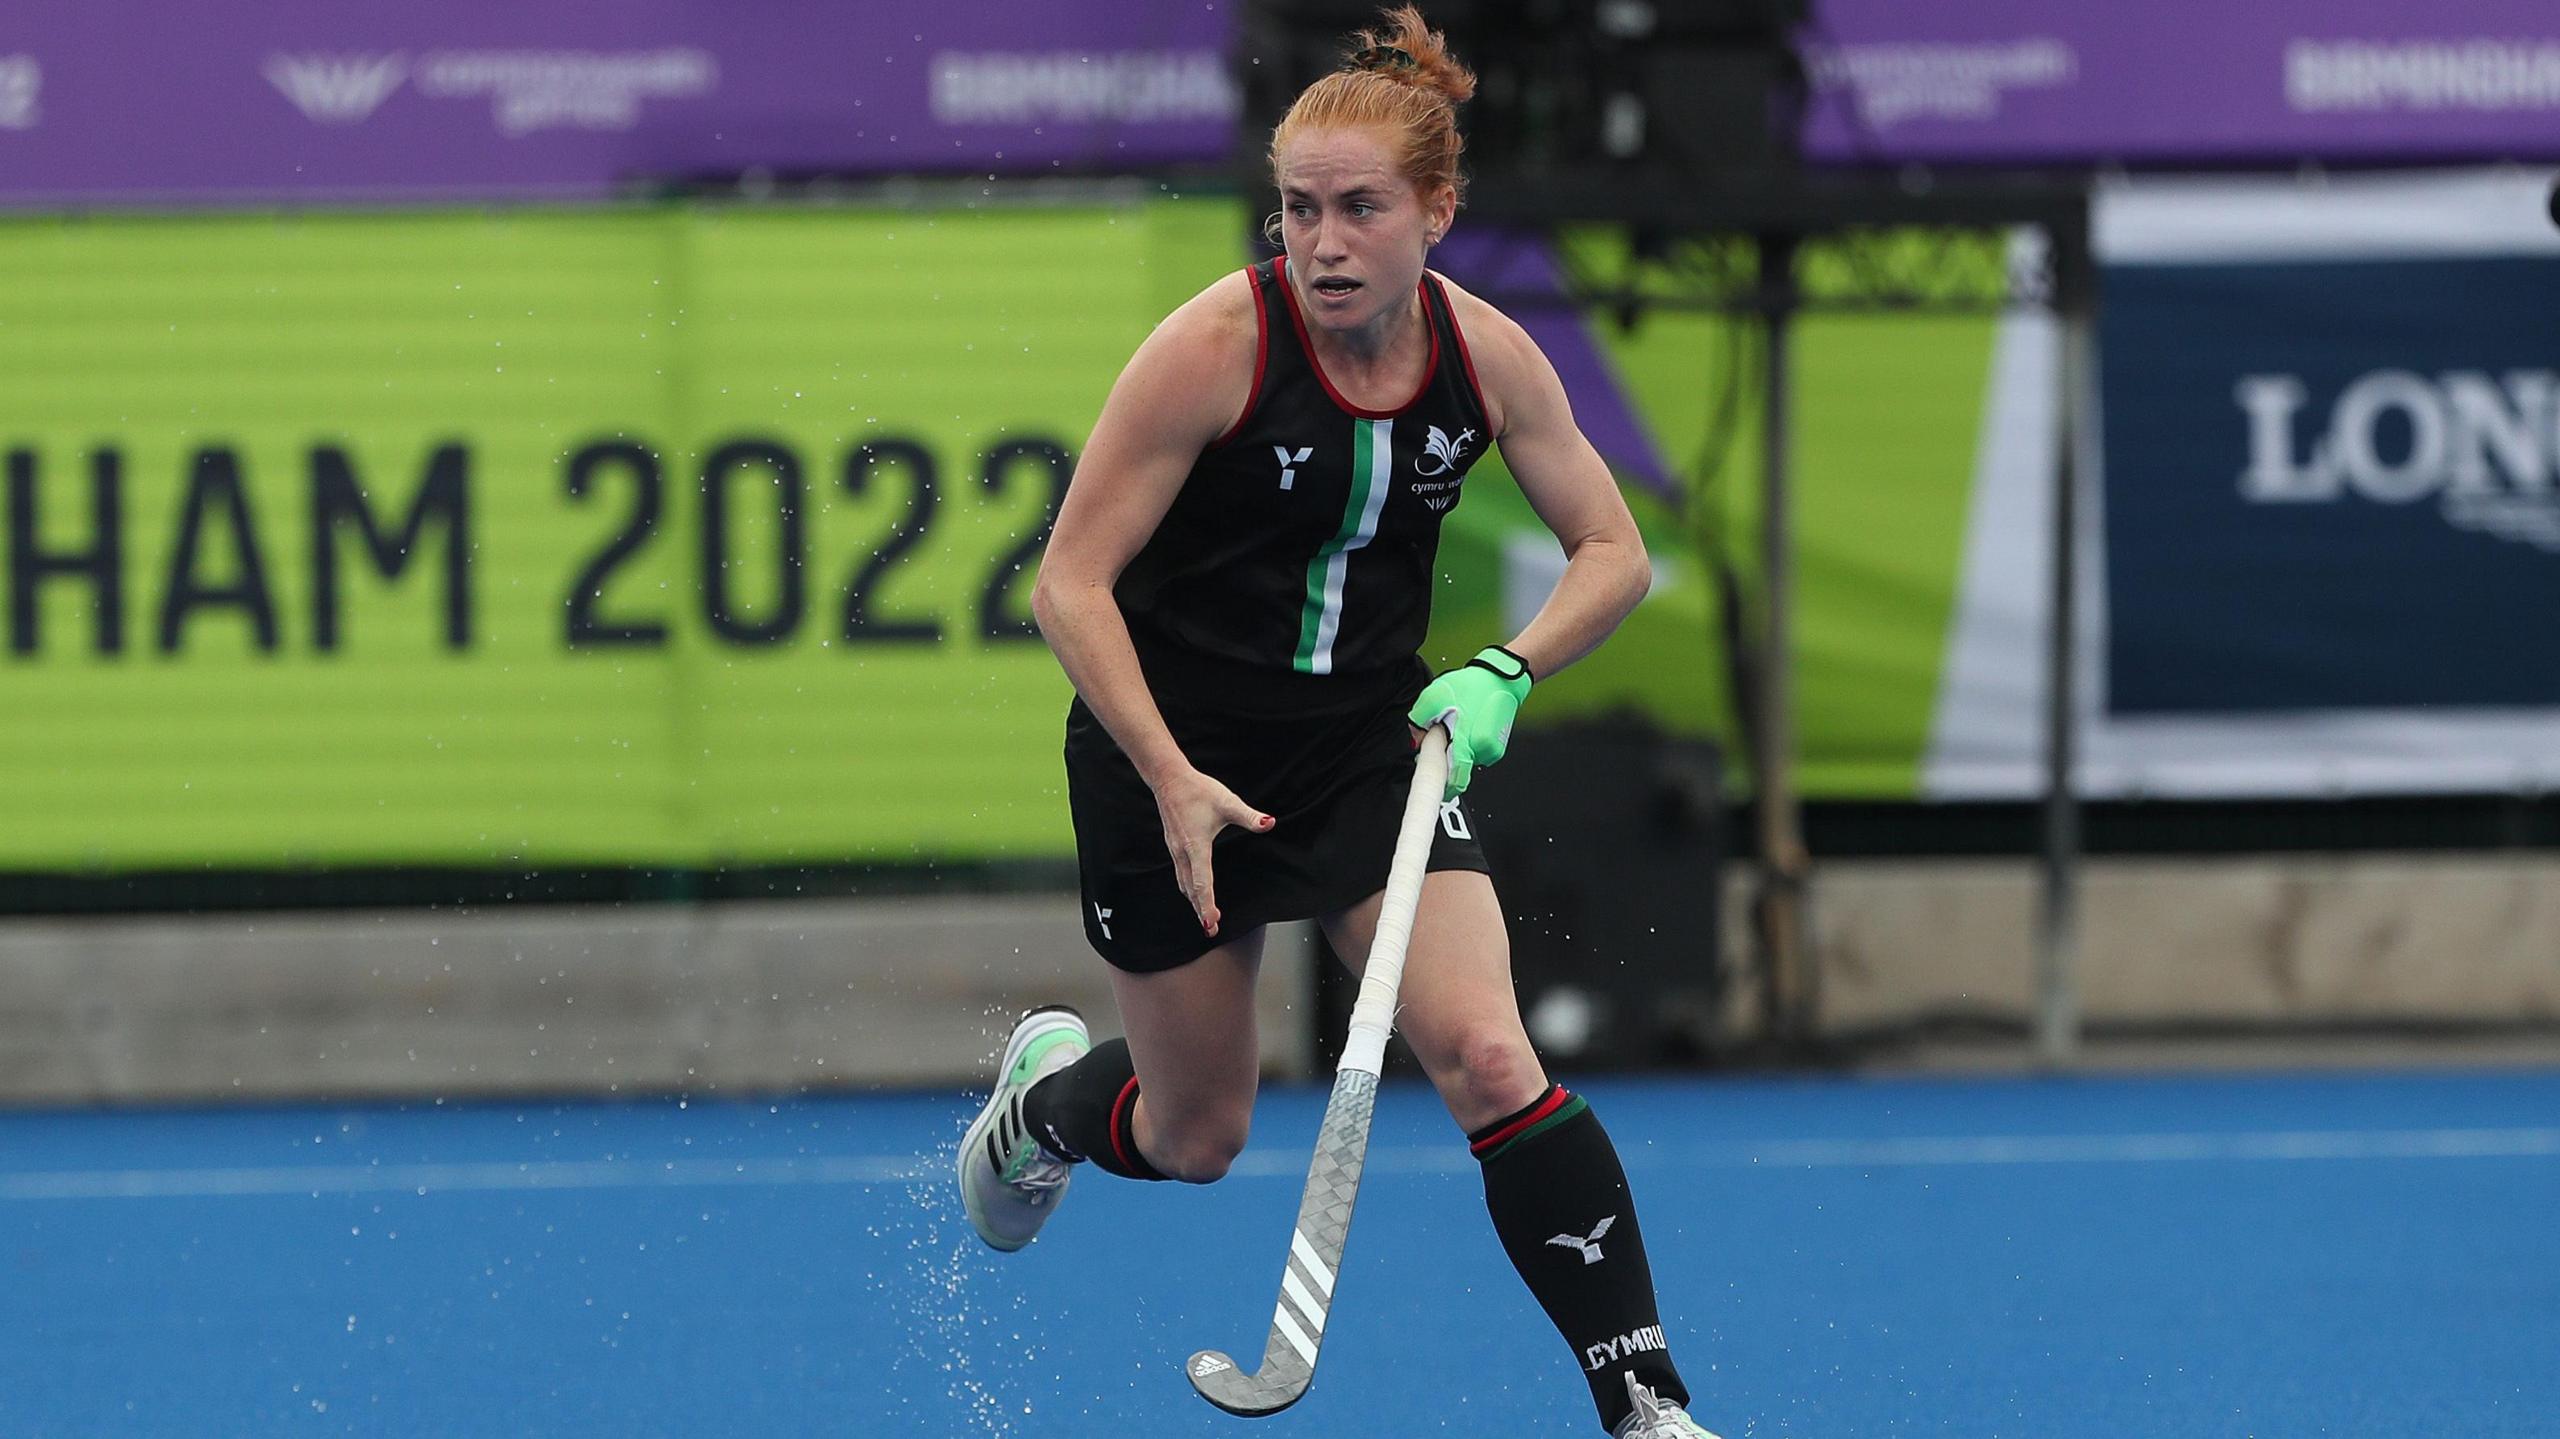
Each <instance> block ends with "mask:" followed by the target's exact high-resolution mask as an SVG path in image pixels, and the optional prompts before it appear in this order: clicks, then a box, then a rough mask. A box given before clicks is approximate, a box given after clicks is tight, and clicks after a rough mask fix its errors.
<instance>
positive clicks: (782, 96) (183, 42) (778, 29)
mask: <svg viewBox="0 0 2560 1439" xmlns="http://www.w3.org/2000/svg"><path fill="white" fill-rule="evenodd" d="M1232 8H1233V4H1232V0H1110V3H1071V4H1026V3H1022V0H930V3H928V0H753V3H736V0H733V3H728V4H719V3H714V0H617V3H614V4H578V5H566V4H559V3H549V4H526V3H521V0H442V3H438V4H434V5H415V6H409V5H404V6H392V5H388V4H381V3H346V0H262V3H260V4H256V5H237V6H218V7H211V8H207V7H200V6H179V5H172V4H167V3H149V4H145V3H134V0H93V3H87V4H79V5H67V4H66V5H24V6H16V7H12V12H11V14H10V16H9V19H8V21H7V22H6V23H5V24H0V203H8V204H19V205H63V204H73V205H77V204H96V203H166V202H175V203H191V202H201V201H238V200H244V199H245V200H256V199H277V200H305V199H307V200H324V199H365V198H381V199H436V198H460V197H496V196H504V195H510V194H521V195H546V194H548V195H562V196H580V195H598V194H603V193H606V192H608V191H610V190H611V189H612V188H613V187H615V186H616V185H618V184H622V183H625V182H629V181H633V180H647V179H650V178H656V177H665V176H683V175H701V174H722V173H729V172H736V171H742V170H746V169H749V168H754V167H761V168H765V169H771V170H777V171H783V172H792V171H831V172H854V173H907V174H913V173H927V174H931V173H944V174H954V173H957V174H966V173H1004V174H1012V175H1022V174H1052V173H1060V172H1076V171H1085V172H1093V171H1112V170H1122V169H1128V168H1132V167H1146V166H1155V165H1164V164H1169V163H1178V162H1185V161H1204V160H1205V161H1214V160H1217V159H1219V158H1221V157H1223V156H1224V155H1225V153H1226V149H1227V145H1228V142H1229V140H1230V138H1231V137H1232V136H1233V134H1234V132H1235V126H1236V123H1237V115H1238V111H1239V97H1238V94H1237V88H1236V83H1235V79H1234V76H1233V74H1232V62H1231V58H1230V56H1229V53H1228V51H1229V49H1230V37H1231V34H1232V32H1233V31H1234V30H1235V28H1236V22H1235V19H1234V16H1233V14H1232V13H1231V11H1232Z"/></svg>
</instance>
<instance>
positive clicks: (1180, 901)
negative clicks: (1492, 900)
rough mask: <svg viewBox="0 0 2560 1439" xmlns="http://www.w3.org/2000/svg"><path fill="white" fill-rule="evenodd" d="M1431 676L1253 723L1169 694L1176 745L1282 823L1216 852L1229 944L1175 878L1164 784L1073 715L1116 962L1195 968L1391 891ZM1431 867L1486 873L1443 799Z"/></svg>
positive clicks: (1079, 831)
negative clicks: (1417, 700) (1414, 712)
mask: <svg viewBox="0 0 2560 1439" xmlns="http://www.w3.org/2000/svg"><path fill="white" fill-rule="evenodd" d="M1426 678H1427V676H1425V675H1424V674H1423V672H1422V671H1421V668H1420V667H1419V666H1416V667H1415V669H1414V673H1413V676H1412V678H1411V680H1410V682H1409V683H1407V682H1404V681H1403V680H1402V677H1400V676H1399V677H1397V678H1396V679H1394V680H1392V681H1390V683H1389V684H1388V685H1387V686H1385V687H1379V686H1362V687H1361V688H1362V689H1365V690H1366V691H1367V693H1366V694H1365V695H1361V696H1355V697H1353V698H1351V699H1349V700H1348V701H1346V702H1345V703H1342V704H1339V705H1334V706H1328V707H1325V708H1323V709H1317V710H1312V711H1311V710H1310V709H1309V708H1307V707H1303V706H1302V707H1300V708H1299V709H1298V710H1297V711H1296V712H1295V713H1292V714H1290V715H1289V717H1288V718H1286V719H1282V720H1275V719H1271V718H1268V717H1260V716H1256V717H1247V716H1245V715H1241V714H1238V713H1235V712H1233V711H1231V710H1224V709H1222V708H1221V707H1220V706H1218V705H1216V704H1214V703H1204V702H1200V701H1197V700H1191V701H1185V700H1183V699H1180V698H1177V697H1175V696H1173V695H1170V694H1168V693H1166V692H1164V691H1163V690H1161V689H1160V690H1159V691H1158V693H1157V696H1156V700H1157V707H1158V708H1159V709H1160V710H1162V711H1163V713H1164V717H1165V723H1166V726H1167V727H1168V728H1169V729H1171V730H1172V731H1173V737H1174V742H1175V743H1177V744H1179V745H1181V746H1182V752H1183V754H1184V756H1185V757H1187V758H1188V759H1189V760H1190V761H1191V763H1192V764H1193V765H1194V766H1195V767H1197V768H1198V769H1200V770H1201V771H1202V772H1203V773H1205V774H1208V775H1210V776H1211V777H1213V778H1215V779H1217V780H1218V781H1219V782H1221V783H1223V784H1225V785H1226V786H1227V788H1229V789H1231V790H1234V791H1235V792H1236V794H1237V796H1238V797H1240V798H1241V799H1243V800H1244V802H1245V803H1247V804H1249V805H1252V806H1254V807H1256V808H1257V809H1260V810H1262V811H1263V812H1264V813H1266V814H1269V815H1270V816H1271V817H1272V818H1273V819H1274V820H1276V821H1278V822H1277V823H1276V824H1274V825H1273V826H1272V828H1271V830H1270V831H1269V832H1268V833H1265V834H1249V833H1247V832H1245V831H1243V830H1238V829H1229V830H1226V831H1224V832H1223V833H1221V834H1220V835H1219V836H1218V840H1217V844H1216V847H1215V849H1214V850H1213V851H1212V853H1211V860H1210V864H1211V880H1212V882H1213V884H1214V885H1215V887H1216V890H1217V900H1218V921H1219V922H1218V930H1219V935H1218V937H1217V938H1211V937H1210V936H1209V935H1207V934H1204V933H1202V932H1201V929H1200V919H1199V916H1198V915H1196V914H1195V913H1193V912H1192V909H1191V901H1190V900H1188V899H1187V898H1185V897H1184V896H1183V893H1182V886H1181V884H1180V883H1179V882H1178V881H1177V880H1176V879H1175V878H1174V870H1173V857H1172V856H1171V855H1170V854H1168V853H1166V851H1165V847H1164V821H1163V820H1162V819H1161V818H1160V817H1159V816H1158V815H1157V813H1156V800H1155V792H1154V791H1153V790H1151V789H1149V788H1147V783H1146V781H1145V780H1143V779H1140V778H1139V777H1138V770H1137V766H1135V765H1133V764H1131V763H1130V761H1129V757H1128V756H1127V755H1125V754H1123V753H1121V751H1120V746H1119V745H1118V744H1116V743H1114V742H1113V741H1112V738H1111V735H1110V733H1109V732H1108V731H1106V730H1104V729H1103V727H1102V722H1101V721H1100V720H1097V719H1095V718H1094V716H1093V712H1092V711H1091V710H1088V709H1086V708H1085V706H1084V702H1083V701H1082V700H1078V701H1076V702H1075V704H1074V705H1073V706H1071V707H1070V708H1069V709H1068V711H1067V746H1066V758H1067V806H1068V809H1069V810H1070V812H1071V813H1072V815H1073V817H1074V821H1075V831H1076V865H1077V870H1078V874H1079V879H1080V883H1081V887H1082V889H1083V897H1084V933H1085V939H1086V940H1087V941H1088V942H1090V943H1091V944H1092V945H1093V947H1094V949H1095V951H1096V952H1097V953H1099V954H1101V956H1102V957H1103V958H1104V959H1106V960H1108V961H1110V963H1111V964H1112V965H1113V967H1115V968H1118V969H1123V970H1128V971H1131V972H1134V973H1148V972H1152V971H1156V970H1165V969H1172V968H1175V967H1177V966H1179V965H1184V964H1188V963H1190V962H1191V961H1192V960H1195V959H1198V958H1199V957H1200V956H1201V955H1203V954H1206V953H1208V952H1209V951H1210V950H1212V949H1214V948H1216V947H1217V946H1219V945H1221V944H1224V943H1226V942H1227V941H1228V940H1230V939H1233V938H1235V937H1236V936H1237V935H1240V934H1243V933H1244V932H1246V931H1247V930H1249V929H1252V928H1253V927H1255V926H1257V925H1263V924H1270V923H1274V922H1276V921H1280V920H1291V919H1311V918H1314V917H1317V916H1320V915H1326V914H1331V913H1333V912H1335V911H1336V910H1341V909H1347V908H1349V907H1350V906H1352V905H1354V904H1357V903H1359V902H1360V901H1362V900H1364V899H1367V898H1368V897H1369V896H1371V895H1373V894H1376V893H1377V892H1378V891H1379V890H1382V889H1384V888H1386V884H1387V867H1388V865H1389V863H1390V862H1391V861H1392V860H1393V859H1394V856H1395V847H1396V826H1397V824H1398V823H1399V822H1400V821H1401V820H1402V819H1403V817H1404V801H1405V795H1406V793H1407V791H1408V790H1409V789H1410V788H1411V786H1412V781H1413V739H1412V731H1411V730H1410V729H1409V728H1408V727H1407V726H1406V724H1405V712H1406V711H1407V710H1408V709H1410V708H1411V707H1412V705H1413V699H1414V696H1415V695H1417V694H1419V693H1420V692H1421V689H1422V685H1423V682H1424V680H1425V679H1426ZM1427 868H1429V869H1433V870H1443V869H1457V870H1474V871H1476V872H1478V873H1484V872H1486V866H1485V861H1484V850H1483V849H1482V847H1480V846H1479V845H1478V844H1477V843H1476V839H1475V830H1474V826H1473V824H1472V822H1471V821H1470V820H1469V819H1468V817H1467V813H1466V811H1465V810H1464V809H1462V808H1461V807H1459V805H1458V804H1456V803H1455V802H1452V803H1450V804H1447V805H1443V806H1442V807H1441V812H1440V825H1439V828H1438V829H1437V830H1436V831H1435V832H1434V833H1433V834H1432V837H1431V859H1430V862H1429V864H1428V866H1427Z"/></svg>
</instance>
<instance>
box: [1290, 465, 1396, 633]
mask: <svg viewBox="0 0 2560 1439" xmlns="http://www.w3.org/2000/svg"><path fill="white" fill-rule="evenodd" d="M1394 428H1395V422H1394V421H1392V420H1359V421H1355V422H1353V424H1352V426H1351V496H1350V498H1349V499H1348V500H1346V501H1344V503H1343V506H1342V527H1341V528H1340V529H1338V530H1336V531H1334V535H1333V538H1332V539H1330V540H1327V541H1325V543H1324V545H1323V546H1322V547H1321V548H1319V549H1318V550H1317V551H1316V554H1315V558H1314V559H1311V560H1309V561H1307V602H1306V605H1305V607H1304V608H1303V609H1301V610H1300V611H1299V616H1298V653H1297V655H1296V657H1295V658H1294V659H1293V660H1292V661H1291V664H1292V666H1293V667H1295V668H1296V669H1299V670H1301V671H1304V672H1305V673H1307V674H1314V675H1329V674H1331V673H1333V640H1334V636H1335V635H1337V634H1339V633H1340V632H1341V629H1342V578H1343V575H1344V573H1345V572H1346V571H1348V570H1349V569H1350V566H1351V552H1352V551H1353V550H1356V549H1358V548H1360V547H1361V546H1362V545H1365V544H1367V543H1369V541H1371V540H1372V539H1375V538H1377V534H1378V512H1379V511H1380V510H1382V509H1384V508H1385V507H1386V503H1387V483H1388V480H1389V478H1390V471H1392V470H1393V469H1394V467H1395V443H1394V433H1393V432H1394Z"/></svg>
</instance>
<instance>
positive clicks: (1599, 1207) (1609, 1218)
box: [1467, 1085, 1689, 1433]
mask: <svg viewBox="0 0 2560 1439" xmlns="http://www.w3.org/2000/svg"><path fill="white" fill-rule="evenodd" d="M1467 1142H1468V1144H1469V1146H1470V1147H1472V1148H1473V1149H1474V1151H1475V1156H1476V1158H1477V1159H1478V1160H1481V1161H1482V1162H1483V1165H1484V1205H1485V1208H1486V1210H1488V1211H1489V1212H1491V1214H1492V1215H1493V1231H1494V1233H1495V1234H1497V1235H1499V1236H1501V1239H1502V1248H1503V1251H1504V1252H1505V1253H1507V1254H1509V1255H1510V1256H1511V1265H1512V1267H1513V1268H1515V1269H1517V1270H1519V1271H1520V1278H1521V1280H1522V1281H1523V1282H1525V1283H1526V1284H1527V1285H1528V1286H1529V1292H1530V1293H1531V1294H1534V1295H1536V1296H1537V1298H1538V1304H1539V1306H1540V1307H1542V1308H1544V1309H1545V1310H1546V1311H1547V1318H1549V1319H1550V1320H1553V1321H1554V1323H1555V1326H1556V1331H1557V1332H1558V1333H1560V1334H1562V1335H1563V1336H1564V1339H1565V1343H1567V1344H1569V1345H1571V1346H1573V1353H1574V1359H1575V1361H1576V1362H1577V1363H1579V1364H1580V1365H1581V1366H1582V1377H1583V1378H1584V1379H1586V1380H1588V1381H1589V1382H1590V1384H1591V1400H1592V1402H1593V1403H1594V1404H1596V1405H1598V1406H1599V1408H1600V1424H1601V1427H1602V1428H1605V1429H1607V1430H1609V1431H1611V1432H1612V1433H1614V1432H1616V1430H1617V1427H1618V1426H1619V1425H1620V1424H1622V1423H1625V1422H1626V1417H1627V1414H1628V1412H1629V1410H1630V1405H1629V1404H1628V1402H1627V1381H1626V1379H1625V1377H1624V1376H1626V1375H1627V1374H1629V1373H1633V1374H1634V1375H1635V1376H1636V1378H1637V1379H1638V1380H1639V1381H1641V1382H1642V1383H1643V1384H1644V1385H1645V1387H1647V1388H1649V1389H1651V1390H1653V1391H1654V1392H1655V1393H1656V1394H1659V1395H1661V1396H1662V1397H1663V1398H1666V1399H1673V1400H1677V1401H1679V1402H1680V1403H1681V1404H1683V1405H1685V1404H1687V1403H1688V1402H1689V1388H1688V1386H1687V1385H1685V1384H1682V1383H1681V1382H1680V1371H1679V1370H1677V1369H1675V1368H1673V1367H1672V1365H1671V1351H1670V1348H1669V1346H1668V1344H1667V1343H1666V1341H1665V1340H1664V1339H1663V1335H1662V1313H1661V1310H1660V1308H1659V1307H1658V1306H1657V1305H1656V1303H1655V1301H1654V1294H1653V1269H1652V1267H1651V1266H1650V1265H1648V1264H1647V1263H1646V1262H1645V1256H1644V1233H1643V1231H1642V1230H1641V1229H1639V1228H1638V1227H1637V1225H1636V1211H1635V1203H1634V1199H1633V1196H1632V1195H1631V1194H1630V1193H1629V1191H1628V1189H1627V1173H1626V1170H1625V1169H1624V1168H1623V1167H1621V1166H1620V1165H1619V1163H1618V1151H1617V1147H1616V1146H1614V1145H1612V1144H1611V1143H1610V1142H1609V1132H1608V1131H1607V1130H1605V1129H1603V1128H1601V1127H1600V1117H1599V1116H1598V1115H1596V1114H1593V1113H1592V1112H1591V1106H1590V1105H1588V1104H1586V1103H1584V1102H1583V1100H1582V1098H1581V1097H1580V1096H1578V1095H1576V1094H1573V1093H1572V1092H1570V1091H1569V1090H1566V1089H1565V1088H1564V1087H1562V1086H1561V1085H1556V1086H1550V1087H1549V1088H1548V1090H1547V1092H1546V1093H1545V1094H1542V1095H1540V1096H1539V1097H1538V1100H1537V1102H1536V1103H1534V1104H1531V1105H1530V1106H1529V1107H1527V1108H1526V1109H1523V1110H1521V1111H1520V1112H1519V1113H1517V1114H1512V1115H1507V1116H1505V1117H1504V1118H1502V1119H1498V1120H1496V1121H1494V1122H1493V1123H1491V1124H1488V1125H1486V1126H1485V1127H1484V1128H1482V1129H1479V1130H1477V1131H1476V1132H1475V1133H1473V1134H1470V1135H1468V1136H1467Z"/></svg>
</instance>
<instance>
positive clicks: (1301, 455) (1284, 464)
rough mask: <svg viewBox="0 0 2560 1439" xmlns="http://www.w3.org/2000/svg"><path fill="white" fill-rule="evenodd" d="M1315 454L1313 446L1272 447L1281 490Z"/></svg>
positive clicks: (1286, 486)
mask: <svg viewBox="0 0 2560 1439" xmlns="http://www.w3.org/2000/svg"><path fill="white" fill-rule="evenodd" d="M1432 433H1433V434H1438V433H1439V431H1437V430H1434V431H1433V432H1432ZM1315 452H1316V447H1315V446H1313V445H1308V446H1305V447H1304V448H1301V449H1295V450H1293V449H1290V448H1289V447H1288V446H1287V445H1273V446H1272V447H1271V453H1272V454H1274V455H1276V456H1278V457H1279V460H1280V488H1282V489H1284V490H1285V489H1287V488H1289V485H1290V482H1291V481H1294V480H1295V479H1297V478H1298V470H1297V467H1298V466H1300V465H1303V464H1305V463H1306V462H1307V461H1308V460H1310V459H1312V458H1314V456H1315Z"/></svg>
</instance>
